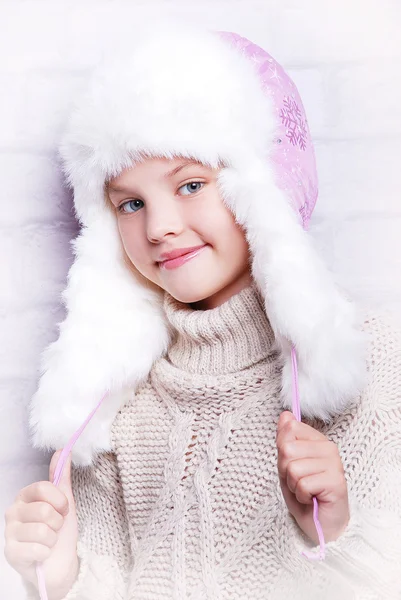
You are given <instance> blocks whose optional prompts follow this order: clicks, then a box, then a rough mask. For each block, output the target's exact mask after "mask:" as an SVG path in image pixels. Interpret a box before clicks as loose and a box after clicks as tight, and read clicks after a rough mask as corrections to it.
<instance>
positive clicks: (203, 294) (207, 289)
mask: <svg viewBox="0 0 401 600" xmlns="http://www.w3.org/2000/svg"><path fill="white" fill-rule="evenodd" d="M164 289H165V290H166V291H167V292H168V293H169V294H170V295H171V296H172V297H173V298H175V299H176V300H178V302H183V303H184V304H196V303H198V302H202V301H204V300H207V299H208V298H210V297H211V296H213V295H214V294H216V293H218V292H219V290H220V286H216V288H213V287H212V288H211V286H210V282H208V285H204V286H203V285H202V284H201V282H200V281H199V280H198V281H197V282H196V283H192V282H191V281H190V280H189V279H187V280H186V281H185V283H184V284H183V285H182V286H171V287H169V288H164Z"/></svg>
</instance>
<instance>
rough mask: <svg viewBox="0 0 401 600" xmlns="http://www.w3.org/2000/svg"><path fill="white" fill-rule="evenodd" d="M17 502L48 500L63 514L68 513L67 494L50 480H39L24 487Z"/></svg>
mask: <svg viewBox="0 0 401 600" xmlns="http://www.w3.org/2000/svg"><path fill="white" fill-rule="evenodd" d="M16 502H25V503H29V502H47V503H49V504H51V505H52V506H53V508H54V509H55V510H56V511H57V512H59V513H60V514H61V515H63V516H65V515H66V514H67V513H68V500H67V497H66V495H65V494H64V493H63V492H62V491H61V490H59V489H58V488H57V487H56V486H55V485H53V484H52V483H50V481H37V482H35V483H31V485H28V486H27V487H25V488H23V489H22V490H21V491H20V492H19V494H18V496H17V498H16Z"/></svg>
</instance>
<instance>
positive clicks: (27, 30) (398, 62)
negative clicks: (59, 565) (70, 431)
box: [0, 0, 401, 600]
mask: <svg viewBox="0 0 401 600" xmlns="http://www.w3.org/2000/svg"><path fill="white" fill-rule="evenodd" d="M162 15H169V16H170V17H174V16H177V17H180V18H184V19H186V18H188V19H191V20H196V21H198V22H200V23H202V24H204V25H205V26H206V27H208V28H210V29H218V30H228V31H235V32H237V33H240V34H242V35H243V36H245V37H247V38H249V39H251V40H252V41H254V42H255V43H257V44H259V45H260V46H262V47H264V48H265V49H266V50H267V51H268V52H269V53H270V54H272V55H273V56H274V57H275V58H276V60H277V61H278V62H279V63H281V64H282V65H283V66H284V68H285V69H286V70H287V72H288V73H289V75H290V76H291V77H292V79H293V80H294V82H295V84H296V85H297V86H298V89H299V91H300V94H301V98H302V99H303V103H304V106H305V109H306V113H307V117H308V121H309V125H310V128H311V133H312V137H313V140H314V143H315V148H316V154H317V162H318V169H319V179H320V197H319V200H318V204H317V207H316V212H315V217H314V219H313V225H312V229H313V233H314V234H315V236H316V239H317V241H318V244H319V245H320V247H321V248H322V251H323V253H324V255H325V258H326V260H327V262H328V264H329V265H330V267H331V268H332V269H333V270H334V271H335V272H336V274H337V277H338V280H339V281H340V283H342V284H343V285H344V286H345V287H347V288H348V289H349V290H350V292H351V293H352V295H353V296H354V297H355V298H356V299H358V300H360V301H362V302H363V303H365V304H370V305H374V306H379V307H380V306H386V307H388V308H391V309H392V310H394V311H396V312H397V314H398V315H399V316H401V275H400V273H401V193H400V183H399V182H400V178H401V84H400V73H401V50H400V41H399V40H400V39H401V2H396V1H394V2H391V1H388V0H387V1H386V0H377V1H376V2H369V1H367V0H364V1H363V2H360V1H359V0H358V1H357V0H348V2H344V1H343V0H334V1H332V0H313V1H312V0H302V1H301V0H298V1H295V0H293V1H288V0H277V1H274V0H231V1H230V0H202V1H198V2H191V1H189V0H187V1H181V2H180V1H177V0H171V1H166V0H165V1H163V0H159V1H155V0H142V2H139V1H137V0H127V1H123V0H114V1H113V0H76V1H67V0H31V1H29V0H28V1H26V0H25V1H24V0H11V1H7V0H0V90H1V92H0V119H1V124H0V199H1V200H0V202H1V211H0V257H1V258H0V282H1V283H0V342H1V344H0V468H1V473H0V476H1V488H0V489H1V492H0V513H1V527H3V514H4V511H5V509H6V507H7V506H8V505H9V504H10V503H11V502H12V501H13V499H14V497H15V495H16V494H17V492H18V490H19V489H21V488H22V487H24V486H26V485H28V484H29V483H31V482H32V481H35V480H39V479H43V478H47V475H48V468H47V465H48V462H49V456H48V455H45V454H43V453H39V452H37V451H34V450H33V449H32V448H31V446H30V443H29V433H28V429H27V405H28V402H29V400H30V398H31V396H32V394H33V393H34V391H35V388H36V384H37V378H38V365H39V356H40V352H41V350H42V349H43V348H44V347H45V345H46V344H47V343H48V342H50V341H52V340H53V339H55V337H56V336H57V323H58V322H59V321H60V320H61V319H62V317H63V311H62V308H61V306H60V302H59V294H60V292H61V290H62V289H63V288H64V285H65V281H66V274H67V271H68V267H69V265H70V262H71V253H70V247H69V240H70V239H71V238H72V237H73V236H74V235H75V234H76V232H77V226H76V223H75V222H74V219H73V216H72V201H71V197H70V194H69V193H67V192H66V190H65V189H63V183H62V179H61V174H60V167H59V164H58V160H57V157H56V154H55V149H56V145H57V142H58V139H59V136H60V133H61V131H62V129H63V125H64V122H65V118H66V115H67V114H68V108H69V102H70V99H71V98H72V97H73V95H74V90H76V89H78V86H79V84H80V82H81V81H82V78H85V77H86V75H87V73H88V70H89V69H90V68H91V66H92V65H93V64H94V63H95V62H96V60H97V59H98V57H99V52H100V48H101V47H102V46H104V45H107V44H111V43H112V41H113V37H114V36H125V37H128V38H129V37H130V36H131V37H133V38H134V37H135V30H136V28H138V27H140V24H141V22H142V21H143V20H144V19H145V20H149V19H151V20H154V21H157V20H158V19H159V18H161V16H162ZM184 79H186V80H187V82H188V85H194V84H196V73H195V74H193V75H190V74H183V83H185V81H184ZM0 582H1V583H0V598H1V599H3V598H4V599H6V598H7V599H8V598H12V599H13V600H19V599H22V598H23V597H24V594H23V592H22V587H21V585H20V581H19V577H18V575H16V574H15V573H14V572H13V571H12V570H11V569H10V568H9V567H8V565H7V564H6V563H5V560H4V559H3V556H2V554H1V556H0Z"/></svg>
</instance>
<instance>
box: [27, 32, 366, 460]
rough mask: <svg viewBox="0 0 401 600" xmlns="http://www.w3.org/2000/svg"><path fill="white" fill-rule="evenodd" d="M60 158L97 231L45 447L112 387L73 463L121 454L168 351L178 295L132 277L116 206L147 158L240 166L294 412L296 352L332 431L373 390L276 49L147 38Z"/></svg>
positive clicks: (113, 65)
mask: <svg viewBox="0 0 401 600" xmlns="http://www.w3.org/2000/svg"><path fill="white" fill-rule="evenodd" d="M60 151H61V156H62V159H63V164H64V170H65V174H66V176H67V179H68V183H69V185H70V186H71V187H72V188H73V190H74V202H75V209H76V214H77V216H78V218H79V220H80V222H81V224H82V230H81V233H80V235H79V236H78V238H77V239H76V240H74V242H73V247H74V250H75V257H76V258H75V262H74V264H73V265H72V267H71V269H70V273H69V278H68V286H67V289H66V290H65V292H64V294H63V298H64V301H65V304H66V308H67V316H66V319H65V320H64V321H63V322H62V323H61V324H60V336H59V338H58V340H57V341H56V342H54V343H52V344H51V345H50V346H49V347H48V348H47V349H46V350H45V352H44V354H43V358H42V364H41V367H42V376H41V380H40V384H39V388H38V391H37V393H36V394H35V395H34V397H33V399H32V403H31V412H30V425H31V427H32V430H33V443H34V444H35V446H37V447H43V448H49V449H57V448H61V447H64V446H65V445H66V443H67V441H68V440H69V439H70V438H71V436H72V434H73V433H74V432H75V431H76V430H77V429H78V428H79V426H80V425H81V424H82V423H83V421H84V420H85V418H86V417H87V416H88V414H89V413H90V411H91V410H92V409H93V408H94V406H95V405H96V404H97V403H98V401H99V399H100V398H101V397H102V396H103V395H104V394H105V392H106V391H108V392H109V395H108V397H107V398H106V400H105V401H104V402H103V404H102V405H101V407H100V408H99V409H98V411H97V413H96V414H95V416H94V417H93V419H92V421H91V422H90V424H89V425H88V427H87V428H86V429H85V431H84V433H83V434H82V435H81V437H80V439H79V440H78V442H77V444H76V446H75V447H74V450H73V461H74V462H75V463H76V464H82V465H85V464H90V463H91V461H92V459H93V456H94V454H95V453H96V452H101V451H107V450H109V449H110V427H111V423H112V421H113V419H114V417H115V415H116V412H117V411H118V409H119V408H120V407H121V404H122V403H123V402H124V398H125V397H126V396H124V391H122V390H124V389H125V390H128V391H129V390H132V388H133V387H134V388H135V387H136V386H137V385H138V383H140V382H141V381H143V380H144V379H145V378H146V377H147V375H148V373H149V371H150V369H151V366H152V364H153V362H154V361H155V360H156V359H157V358H158V357H160V356H161V355H162V354H163V353H164V352H165V351H166V349H167V347H168V344H169V333H168V329H167V326H166V323H165V318H164V314H163V310H162V301H161V299H162V294H161V292H159V291H158V290H155V289H154V288H152V287H150V286H149V285H147V284H146V282H144V281H143V280H142V279H141V278H139V277H138V278H137V277H135V275H134V274H133V272H132V271H131V270H130V269H129V268H128V267H127V265H126V263H125V261H124V258H123V253H122V246H121V243H120V239H119V233H118V230H117V225H116V221H115V218H114V217H113V215H112V213H111V211H110V210H109V209H108V207H107V206H106V203H105V199H104V194H105V182H106V181H107V180H109V179H111V178H113V177H115V176H117V175H118V174H119V173H120V172H121V171H122V170H123V169H124V168H126V167H129V166H132V164H133V163H134V162H135V161H136V160H140V159H141V158H143V156H144V155H149V156H159V157H167V158H172V157H177V156H184V157H190V158H194V159H196V160H200V161H201V162H203V163H205V164H207V165H209V166H211V167H217V166H218V165H219V164H220V162H223V163H224V165H226V166H225V167H224V168H223V169H222V170H221V172H220V174H219V179H218V184H219V186H220V191H221V196H222V198H223V200H224V202H226V204H227V206H228V207H229V208H230V209H231V210H232V212H233V213H234V215H235V217H236V219H237V221H238V222H239V223H240V224H241V225H242V226H244V229H245V231H246V235H247V239H248V242H249V247H250V250H251V254H252V271H253V277H254V279H255V281H256V283H257V285H258V287H259V289H260V291H261V292H262V294H263V297H264V298H265V304H266V311H267V315H268V318H269V320H270V322H271V325H272V327H273V329H274V332H275V335H276V339H277V342H278V343H279V346H280V348H281V352H282V358H283V364H284V368H283V376H282V377H283V380H282V399H283V407H284V408H287V409H288V408H291V389H292V387H291V386H292V374H291V373H292V371H291V348H292V347H294V348H295V349H296V354H297V359H298V368H299V391H300V401H301V411H302V413H303V414H304V415H305V416H308V417H318V418H321V419H324V420H328V419H329V418H331V417H332V416H334V415H336V414H338V413H340V412H341V411H343V410H344V408H345V407H346V406H347V403H349V401H350V400H351V399H352V398H353V397H354V396H355V395H357V394H358V392H359V391H360V389H361V386H362V385H363V382H364V374H365V360H364V345H363V335H362V333H361V331H360V327H359V324H358V323H357V322H356V317H355V311H354V308H353V305H352V304H351V302H350V301H349V300H347V299H346V298H345V297H344V296H343V295H342V294H341V293H340V291H339V290H338V289H337V286H336V285H335V283H334V282H333V281H332V278H331V276H330V274H329V273H328V271H327V269H326V268H325V266H324V264H323V262H322V261H321V259H320V258H319V256H318V254H317V252H316V251H315V249H314V247H313V244H312V240H311V238H310V235H309V234H308V233H307V231H306V230H307V225H308V222H309V218H310V215H311V213H312V210H313V207H314V205H315V202H316V199H317V189H318V188H317V175H316V164H315V154H314V149H313V145H312V143H311V139H310V133H309V128H308V122H307V119H306V116H305V113H304V108H303V106H302V102H301V99H300V97H299V94H298V91H297V89H296V87H295V85H294V83H293V81H292V80H291V79H290V78H289V77H288V75H287V74H286V73H285V72H284V70H283V69H282V67H281V66H280V65H279V64H278V63H277V62H276V61H275V60H274V59H273V58H272V57H271V56H270V55H269V54H268V53H267V52H265V51H264V50H262V49H261V48H259V47H258V46H255V45H254V44H252V43H251V42H250V41H248V40H246V39H244V38H242V37H240V36H239V35H236V34H232V33H226V32H210V31H200V30H196V29H191V28H185V29H184V28H178V29H176V30H174V29H173V28H172V27H170V28H168V29H167V30H164V31H163V30H155V31H153V32H149V31H147V32H146V35H143V36H142V37H141V38H140V39H137V38H136V41H135V43H134V44H132V43H131V40H130V46H129V47H128V46H127V45H124V46H121V47H120V48H119V49H118V50H115V49H114V50H113V51H110V52H108V53H107V54H106V56H105V57H104V60H103V61H102V62H101V64H100V65H99V66H98V67H97V68H96V69H95V70H94V72H93V74H92V76H91V77H90V80H89V82H88V85H87V87H86V89H85V91H84V93H83V94H82V96H80V97H79V98H78V99H77V102H76V105H75V107H74V110H73V112H72V114H71V118H70V121H69V124H68V128H67V132H66V134H65V136H64V139H63V140H62V144H61V147H60Z"/></svg>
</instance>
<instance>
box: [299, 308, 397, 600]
mask: <svg viewBox="0 0 401 600" xmlns="http://www.w3.org/2000/svg"><path fill="white" fill-rule="evenodd" d="M367 326H368V329H369V330H370V331H369V332H370V333H371V334H372V344H371V348H370V350H371V351H370V355H369V359H368V362H369V365H368V368H369V372H370V378H369V383H368V386H367V388H366V390H365V392H364V393H363V395H362V398H361V401H360V403H359V405H358V407H357V409H356V413H355V416H354V419H353V421H354V423H353V425H354V427H353V439H352V444H351V443H350V440H348V443H347V445H346V446H347V447H343V448H342V449H341V450H340V451H341V452H342V455H343V456H342V458H343V462H344V468H345V472H346V475H347V479H348V493H349V502H350V515H351V518H350V521H349V523H348V526H347V528H346V530H345V531H344V533H343V534H342V535H341V536H340V537H339V538H338V539H337V540H335V541H332V542H329V543H327V544H326V557H325V559H324V560H323V561H319V562H318V561H311V562H312V564H313V567H312V573H313V574H312V577H314V576H316V577H317V579H319V576H321V579H323V580H324V581H325V582H326V583H327V585H330V584H332V585H336V586H337V589H338V590H339V589H341V598H342V600H345V599H346V598H352V599H355V600H385V599H400V598H401V335H400V331H399V328H398V323H397V322H396V321H392V320H388V319H387V317H386V318H384V319H383V318H370V320H369V321H368V322H367ZM301 546H302V547H305V546H306V547H307V548H308V549H311V550H312V551H315V552H317V551H318V549H319V547H318V546H315V545H313V543H312V542H310V543H306V544H305V537H304V538H302V543H301V544H300V547H301ZM303 560H306V561H307V562H310V561H308V559H307V558H304V559H303ZM338 597H340V595H339V596H338Z"/></svg>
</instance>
